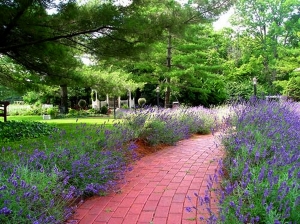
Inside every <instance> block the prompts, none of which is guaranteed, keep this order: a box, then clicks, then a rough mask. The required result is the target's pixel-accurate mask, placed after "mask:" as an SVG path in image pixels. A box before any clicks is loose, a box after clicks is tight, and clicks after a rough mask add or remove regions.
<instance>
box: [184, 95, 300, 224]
mask: <svg viewBox="0 0 300 224" xmlns="http://www.w3.org/2000/svg"><path fill="white" fill-rule="evenodd" d="M299 108H300V105H299V103H291V102H285V103H278V102H264V101H259V102H250V103H248V104H245V105H239V106H234V107H233V111H232V115H231V116H229V117H228V118H227V119H226V120H225V123H226V125H227V126H226V127H227V128H225V129H223V131H222V135H221V141H222V143H223V146H224V148H225V151H226V157H225V159H224V160H223V161H220V164H221V169H220V170H219V172H218V173H216V174H215V175H214V176H212V177H211V178H210V181H209V184H208V191H207V192H211V191H217V193H218V195H219V205H220V212H219V214H213V213H212V211H211V210H210V205H211V203H212V201H211V198H209V196H207V195H209V194H207V195H206V196H205V197H201V196H198V197H199V200H200V202H201V203H200V204H202V205H203V206H205V207H206V211H208V213H209V215H210V217H209V218H207V219H206V221H207V223H276V224H279V223H293V224H294V223H295V224H296V223H300V213H299V211H300V196H299V195H300V181H299V179H300V113H299V111H300V110H299ZM220 180H221V182H219V181H220ZM216 182H217V183H219V184H220V185H221V188H220V189H214V188H213V187H212V186H213V184H214V183H216ZM193 209H195V210H196V211H200V209H199V207H196V206H194V207H193V208H187V210H188V211H190V212H191V211H193ZM200 218H202V217H200Z"/></svg>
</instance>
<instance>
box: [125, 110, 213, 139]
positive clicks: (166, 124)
mask: <svg viewBox="0 0 300 224" xmlns="http://www.w3.org/2000/svg"><path fill="white" fill-rule="evenodd" d="M122 118H123V119H124V120H125V124H126V125H127V126H129V127H131V128H132V130H134V131H135V133H136V138H139V139H143V140H144V141H146V142H147V143H148V144H149V145H156V144H159V143H166V144H174V143H176V142H177V141H179V140H181V139H186V138H189V137H190V136H191V134H195V133H197V134H208V133H210V132H211V129H213V128H215V127H216V126H217V124H218V121H217V116H216V111H215V110H211V109H206V108H203V107H200V106H199V107H180V108H178V109H176V110H173V109H159V110H158V109H157V108H147V109H142V110H138V111H137V112H134V111H131V112H125V113H123V114H122Z"/></svg>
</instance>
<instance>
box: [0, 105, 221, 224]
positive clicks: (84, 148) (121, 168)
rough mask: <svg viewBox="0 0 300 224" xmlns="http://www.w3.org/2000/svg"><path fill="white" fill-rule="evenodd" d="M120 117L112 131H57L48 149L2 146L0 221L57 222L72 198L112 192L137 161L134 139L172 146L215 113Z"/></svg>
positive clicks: (207, 125)
mask: <svg viewBox="0 0 300 224" xmlns="http://www.w3.org/2000/svg"><path fill="white" fill-rule="evenodd" d="M123 118H124V119H123V120H122V122H118V121H117V120H116V121H115V123H114V125H113V128H112V129H106V128H105V125H101V126H98V125H94V126H87V125H85V124H80V125H78V126H77V128H76V131H75V132H74V133H66V132H65V131H58V130H57V132H56V133H53V134H52V135H51V136H49V138H50V139H51V140H52V144H48V145H43V144H42V143H40V142H38V141H37V142H35V144H33V145H32V146H31V148H24V147H22V146H20V148H19V149H11V148H10V147H6V148H2V152H1V153H2V156H1V158H0V166H1V169H2V172H1V173H0V223H35V224H38V223H62V222H63V220H66V219H67V218H69V217H70V215H72V212H73V211H74V209H75V208H76V204H77V203H78V200H82V199H83V198H84V197H89V196H92V195H101V194H106V193H108V192H109V191H110V190H112V189H114V187H115V186H116V184H117V183H118V180H120V179H121V178H122V177H123V175H124V173H125V172H126V171H127V170H128V169H130V167H129V166H128V164H129V163H130V162H132V161H133V160H135V159H137V157H136V154H135V150H134V149H135V147H136V145H135V144H134V141H135V140H136V139H140V138H144V139H145V140H146V141H147V142H148V143H149V144H157V143H168V144H174V143H175V142H176V141H178V140H180V139H183V138H187V137H189V136H190V135H191V134H192V133H208V132H209V131H210V129H211V128H212V127H214V126H215V113H214V112H212V111H211V110H207V109H204V108H202V107H198V108H180V109H178V110H163V109H160V110H159V111H157V109H156V110H154V109H151V108H149V109H147V110H138V111H136V112H132V113H131V112H130V113H124V114H123ZM70 139H76V140H77V141H76V144H72V143H71V142H74V141H69V140H70Z"/></svg>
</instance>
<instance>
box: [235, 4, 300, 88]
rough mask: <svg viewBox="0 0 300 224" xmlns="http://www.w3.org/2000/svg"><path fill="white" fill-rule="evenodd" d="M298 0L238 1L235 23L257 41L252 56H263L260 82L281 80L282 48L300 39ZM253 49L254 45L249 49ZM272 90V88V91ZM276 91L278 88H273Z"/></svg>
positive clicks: (290, 45) (290, 46)
mask: <svg viewBox="0 0 300 224" xmlns="http://www.w3.org/2000/svg"><path fill="white" fill-rule="evenodd" d="M298 21H299V1H298V0H264V1H257V0H240V1H237V2H236V17H235V19H234V25H239V26H240V27H241V30H242V31H241V32H239V35H241V33H243V35H247V36H249V38H251V39H252V41H253V42H255V43H256V44H255V45H256V50H255V51H253V50H252V54H251V56H250V57H249V58H251V57H254V58H256V59H258V58H259V57H262V59H263V60H262V65H263V69H262V71H261V73H262V75H261V76H260V81H262V82H266V83H267V84H268V85H269V86H272V83H273V81H275V80H277V79H278V73H279V72H280V71H279V70H278V67H277V64H278V61H279V60H281V59H282V56H281V55H280V49H279V48H282V47H284V48H295V47H298V46H297V44H296V43H297V41H299V36H298V35H297V32H299V22H298ZM249 49H250V48H249ZM270 91H272V90H270ZM273 91H274V89H273Z"/></svg>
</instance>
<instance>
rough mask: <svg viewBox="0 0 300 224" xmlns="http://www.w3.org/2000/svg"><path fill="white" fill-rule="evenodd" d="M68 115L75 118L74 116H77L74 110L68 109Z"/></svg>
mask: <svg viewBox="0 0 300 224" xmlns="http://www.w3.org/2000/svg"><path fill="white" fill-rule="evenodd" d="M69 115H70V116H76V115H78V111H77V110H75V109H72V108H70V109H69Z"/></svg>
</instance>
